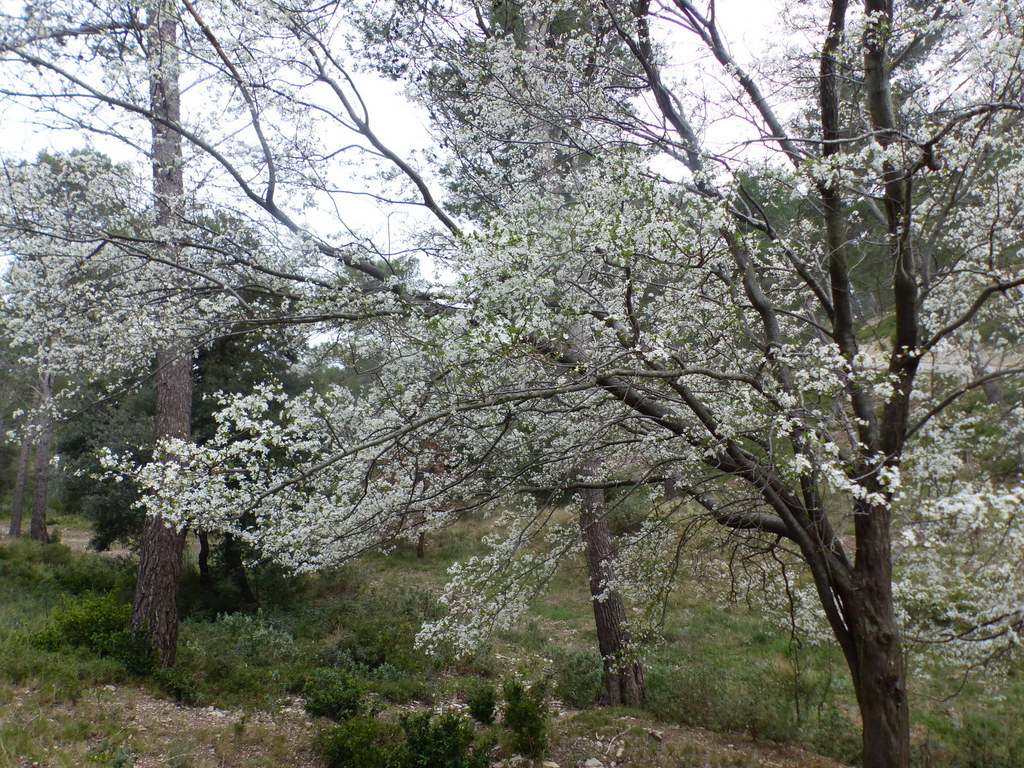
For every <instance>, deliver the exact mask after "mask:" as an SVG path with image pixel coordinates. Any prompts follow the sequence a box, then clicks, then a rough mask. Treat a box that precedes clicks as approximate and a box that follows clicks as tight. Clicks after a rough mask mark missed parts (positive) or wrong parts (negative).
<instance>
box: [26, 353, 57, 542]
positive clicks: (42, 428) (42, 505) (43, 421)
mask: <svg viewBox="0 0 1024 768" xmlns="http://www.w3.org/2000/svg"><path fill="white" fill-rule="evenodd" d="M52 395H53V375H52V374H50V373H44V374H41V375H40V377H39V418H38V420H37V421H36V455H35V461H34V463H33V473H32V474H33V477H32V520H31V523H30V524H29V535H30V536H31V537H32V539H33V540H34V541H40V542H42V543H43V544H49V543H50V533H49V531H47V530H46V502H47V497H48V495H49V493H48V492H49V489H50V413H49V409H50V400H51V397H52Z"/></svg>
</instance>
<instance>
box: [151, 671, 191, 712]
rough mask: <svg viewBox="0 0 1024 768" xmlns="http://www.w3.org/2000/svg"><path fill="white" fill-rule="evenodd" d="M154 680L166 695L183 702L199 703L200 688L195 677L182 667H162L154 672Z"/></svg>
mask: <svg viewBox="0 0 1024 768" xmlns="http://www.w3.org/2000/svg"><path fill="white" fill-rule="evenodd" d="M153 682H154V683H156V685H157V687H158V688H159V689H160V690H161V691H163V693H165V694H166V695H168V696H170V697H171V698H172V699H174V700H175V701H179V702H181V703H182V704H198V703H199V689H198V687H197V686H196V680H195V678H194V677H193V676H192V675H190V674H189V673H188V672H186V671H185V670H183V669H182V668H181V667H170V668H160V669H157V670H155V671H154V672H153Z"/></svg>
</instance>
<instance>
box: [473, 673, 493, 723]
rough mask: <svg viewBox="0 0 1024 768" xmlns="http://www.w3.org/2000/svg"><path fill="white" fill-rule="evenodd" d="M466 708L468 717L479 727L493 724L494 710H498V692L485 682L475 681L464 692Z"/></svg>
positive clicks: (491, 684)
mask: <svg viewBox="0 0 1024 768" xmlns="http://www.w3.org/2000/svg"><path fill="white" fill-rule="evenodd" d="M466 706H467V707H468V708H469V715H470V717H472V718H473V719H474V720H476V721H477V722H478V723H480V724H481V725H491V724H493V723H494V714H495V710H496V709H497V708H498V692H497V691H496V690H495V688H494V684H493V683H489V682H487V681H486V680H475V681H473V683H472V684H471V685H470V686H469V687H468V688H467V690H466Z"/></svg>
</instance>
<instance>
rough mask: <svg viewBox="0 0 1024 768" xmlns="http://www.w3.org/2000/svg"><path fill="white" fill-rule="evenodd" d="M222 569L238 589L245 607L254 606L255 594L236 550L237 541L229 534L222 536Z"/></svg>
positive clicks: (239, 551) (240, 555) (240, 556)
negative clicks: (223, 568)
mask: <svg viewBox="0 0 1024 768" xmlns="http://www.w3.org/2000/svg"><path fill="white" fill-rule="evenodd" d="M224 567H225V568H226V569H227V571H228V573H230V574H231V580H232V581H234V583H235V587H237V589H238V597H239V599H240V600H241V601H242V602H243V603H246V604H247V605H255V604H256V594H255V593H254V592H253V591H252V585H251V584H249V577H248V576H247V575H246V572H245V561H243V560H242V552H241V550H239V548H238V540H237V539H235V537H234V536H232V535H231V534H230V533H225V534H224Z"/></svg>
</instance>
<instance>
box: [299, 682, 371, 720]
mask: <svg viewBox="0 0 1024 768" xmlns="http://www.w3.org/2000/svg"><path fill="white" fill-rule="evenodd" d="M302 693H303V696H304V697H305V699H306V712H308V713H309V714H310V715H312V716H313V717H326V718H329V719H331V720H333V721H334V722H336V723H340V722H342V721H343V720H348V719H349V718H353V717H355V716H357V715H361V714H364V713H365V711H366V705H365V703H364V701H363V697H364V696H365V695H366V688H365V686H364V685H363V684H362V683H361V682H359V680H358V679H357V678H356V677H355V676H354V675H353V674H352V673H351V672H346V671H345V670H343V669H323V670H320V671H319V672H317V673H316V674H315V675H314V676H313V678H312V679H311V680H310V681H309V682H308V683H306V686H305V688H303V691H302Z"/></svg>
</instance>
